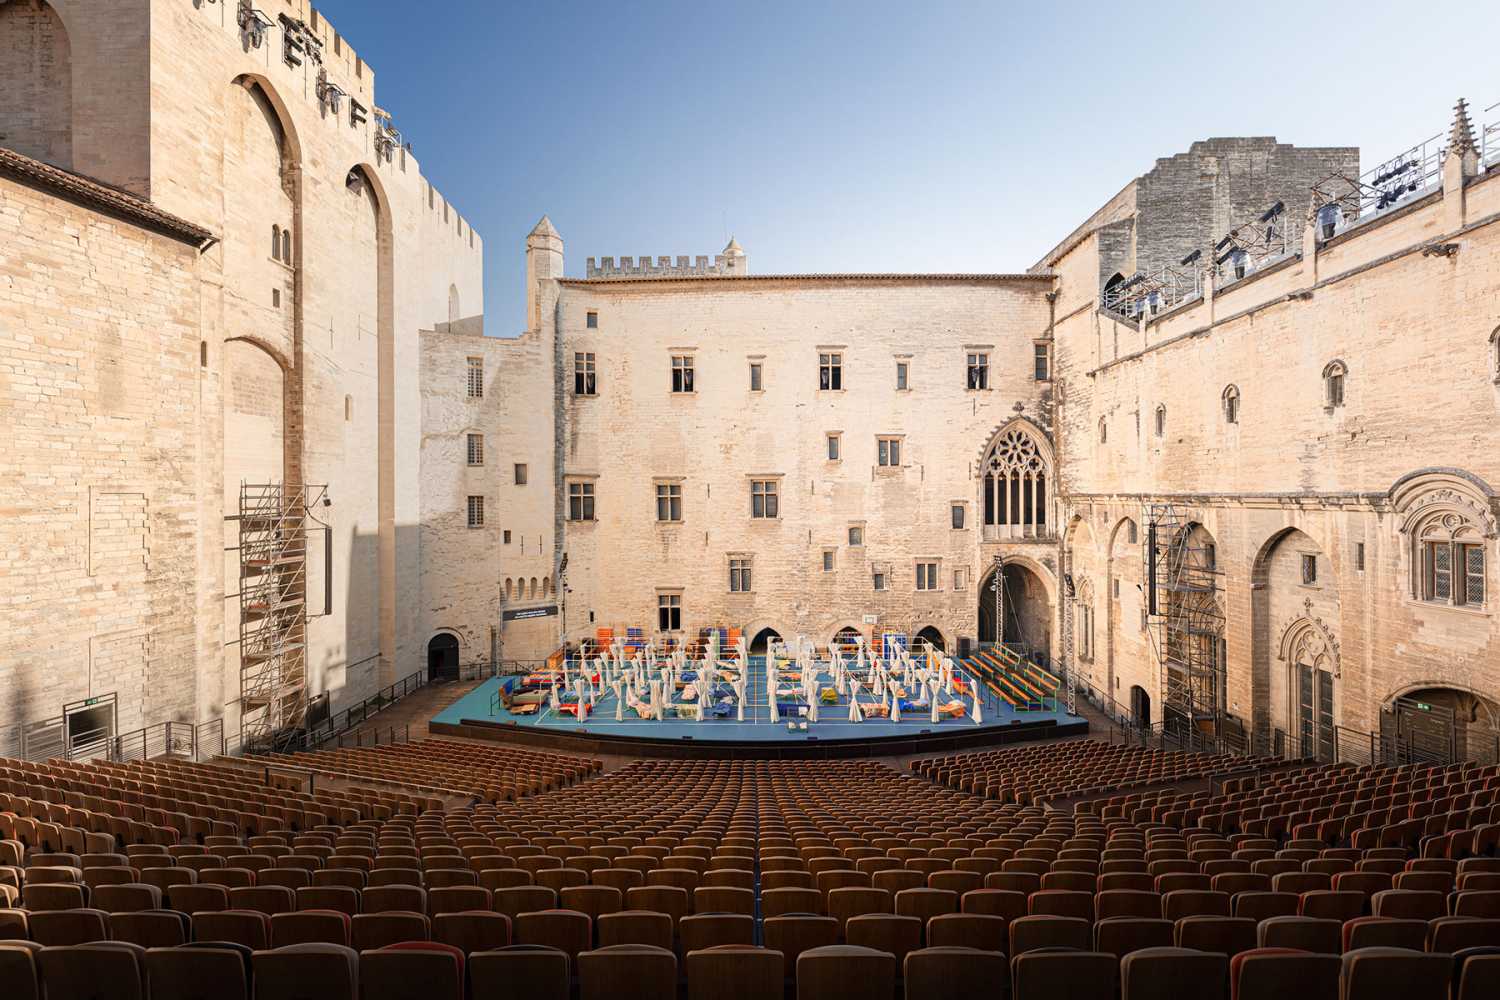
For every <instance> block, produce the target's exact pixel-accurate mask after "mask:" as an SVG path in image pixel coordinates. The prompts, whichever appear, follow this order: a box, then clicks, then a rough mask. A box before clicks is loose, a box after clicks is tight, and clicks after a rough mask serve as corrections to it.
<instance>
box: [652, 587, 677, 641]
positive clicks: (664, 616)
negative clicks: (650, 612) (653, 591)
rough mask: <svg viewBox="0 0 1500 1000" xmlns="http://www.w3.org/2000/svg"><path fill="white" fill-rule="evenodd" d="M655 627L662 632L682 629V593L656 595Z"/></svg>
mask: <svg viewBox="0 0 1500 1000" xmlns="http://www.w3.org/2000/svg"><path fill="white" fill-rule="evenodd" d="M656 627H657V628H658V629H660V630H661V631H663V632H679V631H681V630H682V595H681V594H657V595H656Z"/></svg>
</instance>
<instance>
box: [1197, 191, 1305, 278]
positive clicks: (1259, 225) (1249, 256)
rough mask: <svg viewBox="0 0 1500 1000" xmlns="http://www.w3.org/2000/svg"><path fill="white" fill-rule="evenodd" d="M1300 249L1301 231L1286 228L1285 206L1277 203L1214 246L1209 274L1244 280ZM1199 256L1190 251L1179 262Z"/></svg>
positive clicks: (1237, 227) (1235, 228)
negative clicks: (1211, 270)
mask: <svg viewBox="0 0 1500 1000" xmlns="http://www.w3.org/2000/svg"><path fill="white" fill-rule="evenodd" d="M1301 245H1302V231H1301V229H1300V228H1299V229H1297V231H1296V232H1293V231H1292V227H1291V226H1289V225H1288V224H1287V218H1286V206H1285V205H1284V204H1282V203H1281V202H1279V201H1278V202H1277V203H1276V204H1274V205H1272V206H1271V207H1270V208H1268V209H1266V210H1265V211H1264V212H1262V213H1261V214H1260V216H1259V217H1258V218H1255V219H1251V220H1250V221H1248V222H1242V223H1240V224H1239V225H1237V226H1235V227H1234V228H1233V229H1231V230H1230V231H1229V232H1228V233H1226V234H1224V236H1223V238H1222V239H1220V240H1219V242H1218V243H1216V244H1214V261H1213V273H1214V275H1215V276H1216V277H1222V278H1225V279H1227V280H1229V281H1235V280H1238V279H1240V278H1244V277H1248V276H1249V275H1251V274H1254V273H1255V272H1256V271H1258V270H1260V269H1261V268H1263V267H1265V266H1266V265H1267V264H1271V263H1274V262H1276V261H1278V260H1281V259H1282V258H1284V257H1286V256H1288V255H1289V254H1291V253H1294V252H1295V251H1297V250H1298V249H1299V248H1300V247H1301ZM1199 256H1200V254H1199V252H1198V251H1196V250H1195V251H1193V253H1191V254H1189V255H1188V257H1187V258H1185V259H1184V260H1183V264H1184V265H1186V264H1189V263H1191V262H1193V261H1194V260H1196V259H1197V258H1198V257H1199Z"/></svg>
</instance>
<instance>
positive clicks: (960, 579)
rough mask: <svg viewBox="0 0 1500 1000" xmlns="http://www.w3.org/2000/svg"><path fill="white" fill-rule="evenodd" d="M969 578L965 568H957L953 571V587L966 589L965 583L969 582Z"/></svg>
mask: <svg viewBox="0 0 1500 1000" xmlns="http://www.w3.org/2000/svg"><path fill="white" fill-rule="evenodd" d="M967 580H968V577H967V575H966V574H965V573H964V571H963V570H961V569H956V570H954V571H953V589H954V590H963V589H964V585H965V583H966V582H967Z"/></svg>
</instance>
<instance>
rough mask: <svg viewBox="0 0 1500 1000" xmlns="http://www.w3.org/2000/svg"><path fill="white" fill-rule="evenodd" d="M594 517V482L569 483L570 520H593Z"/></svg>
mask: <svg viewBox="0 0 1500 1000" xmlns="http://www.w3.org/2000/svg"><path fill="white" fill-rule="evenodd" d="M593 519H594V484H593V483H569V484H568V520H569V521H592V520H593Z"/></svg>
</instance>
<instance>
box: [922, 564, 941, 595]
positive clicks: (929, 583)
mask: <svg viewBox="0 0 1500 1000" xmlns="http://www.w3.org/2000/svg"><path fill="white" fill-rule="evenodd" d="M917 589H918V590H937V589H938V564H937V563H935V562H919V563H917Z"/></svg>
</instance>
